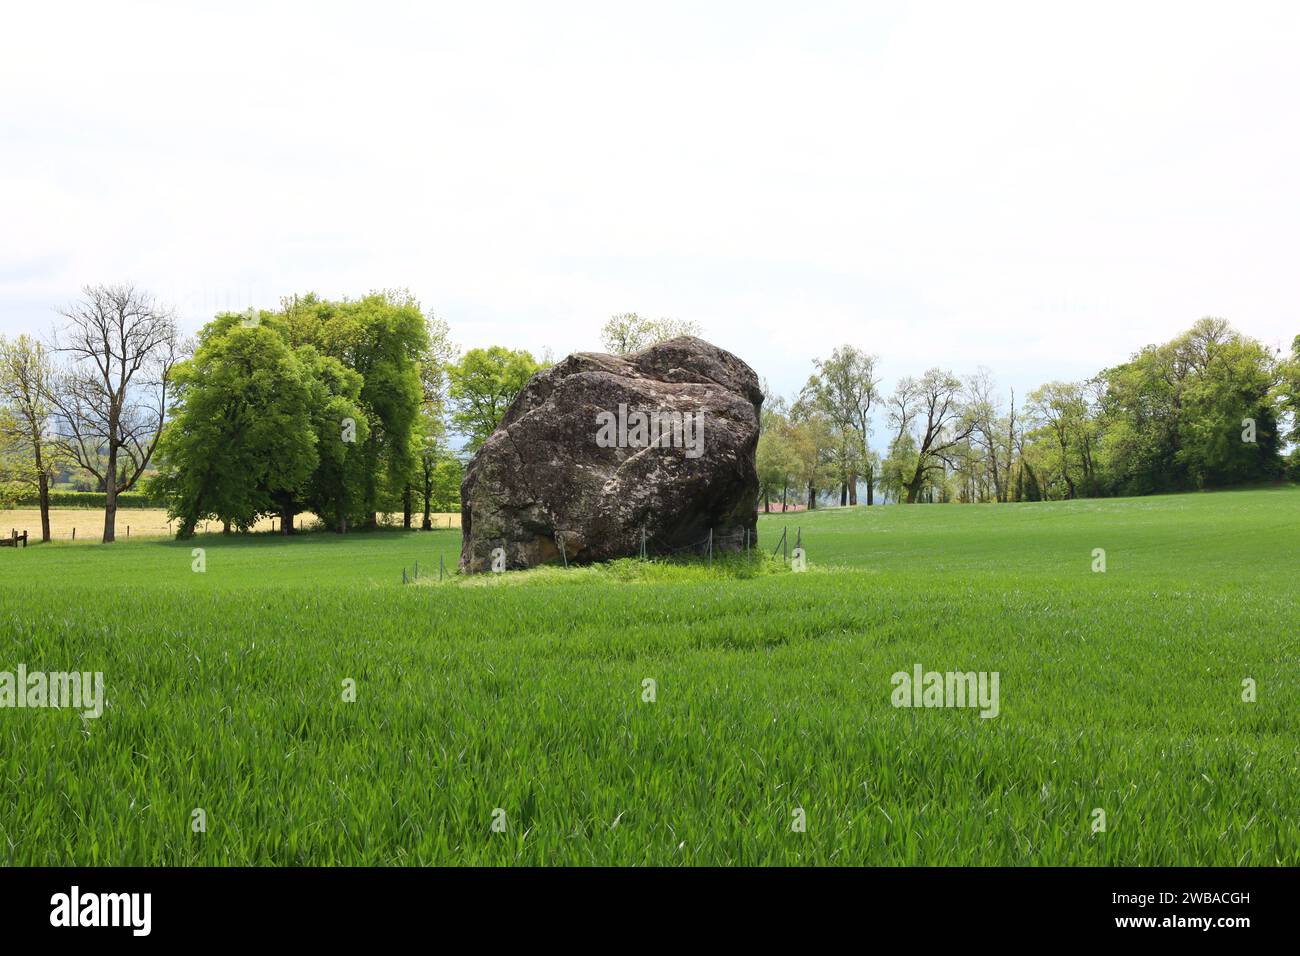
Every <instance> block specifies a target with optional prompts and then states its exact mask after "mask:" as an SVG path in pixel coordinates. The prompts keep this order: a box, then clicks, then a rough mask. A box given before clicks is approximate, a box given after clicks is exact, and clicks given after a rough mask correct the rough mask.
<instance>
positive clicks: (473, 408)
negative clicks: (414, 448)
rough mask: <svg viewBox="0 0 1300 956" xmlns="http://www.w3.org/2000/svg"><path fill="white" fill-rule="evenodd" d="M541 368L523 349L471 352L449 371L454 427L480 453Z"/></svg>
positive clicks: (468, 444)
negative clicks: (512, 403)
mask: <svg viewBox="0 0 1300 956" xmlns="http://www.w3.org/2000/svg"><path fill="white" fill-rule="evenodd" d="M541 368H542V366H541V365H540V364H539V363H538V362H537V360H536V359H534V358H533V356H532V355H531V354H530V353H528V352H526V351H524V350H522V349H507V348H504V347H502V346H500V345H494V346H492V347H491V348H486V349H470V350H469V351H468V352H466V353H465V354H464V355H463V356H462V357H461V359H460V361H458V362H453V363H452V364H451V365H449V366H448V367H447V377H448V381H449V385H448V395H449V397H450V400H451V406H452V409H453V411H452V416H451V420H452V423H453V424H454V425H455V427H456V429H457V430H458V431H460V432H461V433H462V434H464V435H465V436H466V438H467V439H468V441H467V445H466V447H467V448H468V450H470V451H478V449H479V448H481V447H482V446H483V443H484V442H485V441H487V440H488V438H489V437H490V436H491V434H492V432H493V431H494V430H495V429H496V427H497V425H498V424H500V422H501V419H502V418H503V417H504V416H505V413H506V410H507V409H509V407H510V403H511V402H513V401H514V400H515V397H516V396H517V395H518V394H519V393H520V392H521V391H522V390H523V387H524V386H525V385H527V384H528V380H529V379H530V378H532V377H533V375H534V373H536V372H537V371H539V370H540V369H541Z"/></svg>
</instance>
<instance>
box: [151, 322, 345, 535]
mask: <svg viewBox="0 0 1300 956" xmlns="http://www.w3.org/2000/svg"><path fill="white" fill-rule="evenodd" d="M305 351H306V352H307V355H308V358H309V360H310V356H311V355H312V353H311V352H310V350H305ZM314 371H315V369H314V368H313V367H312V366H311V365H310V364H309V362H305V361H304V360H303V358H302V357H300V356H299V355H298V354H295V352H294V351H293V350H291V349H290V347H289V345H288V343H287V342H286V340H285V337H284V335H283V334H282V331H281V330H280V329H279V328H278V327H276V326H274V325H273V324H272V323H267V324H263V325H259V326H255V327H244V326H242V325H239V324H233V325H232V324H228V323H227V324H226V326H225V328H224V331H223V332H221V333H220V334H209V335H207V336H204V337H203V338H202V341H201V344H200V345H199V347H198V349H197V351H196V352H195V355H194V357H193V358H192V359H190V360H189V361H187V362H183V363H181V364H180V365H178V366H177V367H176V369H175V373H174V374H175V382H176V406H175V412H174V416H173V418H172V420H171V422H169V423H168V425H167V427H166V429H165V430H164V433H163V436H162V439H161V441H160V443H159V450H160V455H159V457H160V460H161V462H162V464H161V467H160V469H159V473H158V474H157V475H156V476H155V477H154V478H153V479H152V480H151V482H150V486H149V487H150V491H151V492H152V493H154V494H159V495H163V496H165V497H166V498H167V499H168V501H169V502H170V504H169V507H168V514H169V516H171V517H173V518H175V519H177V521H178V522H179V523H180V531H179V536H180V537H189V536H190V535H192V534H193V532H194V526H195V525H196V524H197V523H198V522H199V521H201V520H203V519H205V518H215V519H217V520H220V521H228V522H230V523H231V525H233V526H234V527H236V528H241V529H242V528H247V527H249V526H251V525H252V524H253V523H254V522H255V521H256V520H257V518H258V517H259V516H260V515H262V514H265V513H268V512H277V511H279V510H281V505H282V503H283V502H284V501H285V500H293V499H296V498H297V497H298V496H299V495H301V494H302V491H303V489H304V487H305V486H306V483H307V480H308V479H309V478H310V477H311V474H312V472H313V471H314V470H315V468H316V466H317V464H318V463H319V461H320V458H319V455H318V453H317V448H316V444H317V434H316V431H315V429H314V428H313V424H314V416H315V415H316V414H317V413H318V412H319V406H318V404H317V403H319V402H320V400H321V395H320V391H319V383H318V381H317V380H316V379H315V378H314V376H313V372H314ZM334 427H335V428H337V424H335V426H334Z"/></svg>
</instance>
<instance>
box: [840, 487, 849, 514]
mask: <svg viewBox="0 0 1300 956" xmlns="http://www.w3.org/2000/svg"><path fill="white" fill-rule="evenodd" d="M848 503H849V483H848V482H847V481H841V482H840V507H841V508H843V507H844V506H845V505H847V504H848Z"/></svg>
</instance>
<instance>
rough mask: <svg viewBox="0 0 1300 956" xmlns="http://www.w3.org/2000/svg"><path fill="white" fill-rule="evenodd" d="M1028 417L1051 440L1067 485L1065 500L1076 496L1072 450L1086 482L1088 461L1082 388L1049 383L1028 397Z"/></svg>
mask: <svg viewBox="0 0 1300 956" xmlns="http://www.w3.org/2000/svg"><path fill="white" fill-rule="evenodd" d="M1028 409H1029V414H1030V415H1031V416H1033V418H1034V420H1035V421H1036V422H1037V423H1038V425H1039V427H1040V428H1041V429H1043V430H1044V431H1045V432H1047V433H1048V434H1050V435H1051V436H1052V439H1053V440H1054V441H1055V443H1056V448H1057V452H1058V454H1059V458H1058V462H1057V464H1058V467H1059V468H1060V469H1061V480H1062V481H1064V482H1065V488H1066V493H1065V497H1066V498H1074V497H1075V496H1076V490H1077V489H1076V486H1075V478H1074V476H1073V475H1072V474H1071V472H1072V471H1073V470H1074V462H1073V461H1072V460H1071V449H1072V448H1073V449H1074V452H1075V456H1076V457H1077V458H1078V459H1079V465H1080V468H1081V469H1082V470H1083V472H1084V475H1083V478H1084V479H1085V480H1086V478H1087V472H1088V468H1089V459H1088V456H1087V453H1086V450H1085V441H1086V439H1085V437H1084V436H1085V434H1086V429H1087V423H1088V409H1087V404H1086V402H1085V400H1084V390H1083V386H1082V385H1081V384H1079V383H1077V382H1048V383H1047V384H1046V385H1043V386H1041V387H1039V388H1037V389H1035V390H1034V391H1032V392H1030V393H1029V405H1028Z"/></svg>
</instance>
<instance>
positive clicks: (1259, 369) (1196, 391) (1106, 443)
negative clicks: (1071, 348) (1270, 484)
mask: <svg viewBox="0 0 1300 956" xmlns="http://www.w3.org/2000/svg"><path fill="white" fill-rule="evenodd" d="M1278 377H1279V369H1278V368H1277V366H1276V363H1275V360H1274V358H1273V356H1272V355H1271V353H1270V352H1269V351H1268V350H1267V349H1266V348H1264V347H1263V346H1262V345H1260V343H1258V342H1256V341H1255V340H1254V339H1250V338H1248V337H1246V336H1243V335H1241V334H1240V333H1238V332H1236V331H1234V330H1233V329H1232V328H1231V327H1230V326H1229V325H1228V324H1227V323H1226V322H1224V321H1223V320H1222V319H1202V320H1201V321H1199V322H1197V323H1196V325H1195V326H1193V328H1192V329H1191V330H1190V331H1188V332H1186V333H1184V334H1183V335H1180V336H1179V337H1178V338H1176V339H1174V340H1173V341H1172V342H1169V343H1167V344H1165V345H1161V346H1149V347H1147V348H1145V349H1143V350H1142V351H1141V352H1139V353H1138V354H1137V355H1135V356H1134V357H1133V359H1132V360H1131V361H1129V362H1127V363H1125V364H1123V365H1120V366H1117V367H1115V368H1112V369H1108V370H1106V371H1105V372H1103V373H1102V376H1101V378H1102V382H1103V383H1104V385H1105V394H1104V396H1103V398H1102V403H1101V421H1100V425H1101V427H1102V429H1103V432H1104V435H1103V438H1102V449H1103V457H1104V461H1103V465H1104V467H1105V469H1106V475H1105V479H1106V485H1107V489H1108V490H1109V491H1110V492H1112V493H1137V494H1146V493H1150V492H1156V491H1172V490H1181V489H1193V488H1213V487H1223V486H1226V485H1231V484H1238V483H1244V482H1252V481H1262V480H1268V479H1272V478H1276V477H1278V476H1279V474H1280V472H1281V462H1280V457H1279V453H1280V451H1281V448H1282V440H1281V435H1280V433H1279V432H1280V430H1279V427H1278V426H1279V422H1278V419H1279V406H1278V403H1277V401H1276V396H1275V392H1274V388H1275V384H1276V382H1277V381H1278ZM1245 419H1251V420H1253V422H1254V426H1253V430H1254V433H1255V441H1253V442H1250V441H1245V440H1243V430H1244V420H1245Z"/></svg>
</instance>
